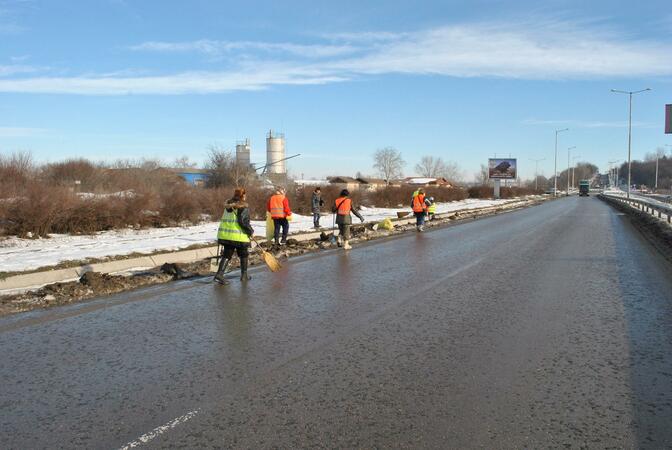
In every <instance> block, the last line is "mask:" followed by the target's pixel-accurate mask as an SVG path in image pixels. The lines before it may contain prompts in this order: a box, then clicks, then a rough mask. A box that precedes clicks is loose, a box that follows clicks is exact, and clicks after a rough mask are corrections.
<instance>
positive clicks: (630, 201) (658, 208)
mask: <svg viewBox="0 0 672 450" xmlns="http://www.w3.org/2000/svg"><path fill="white" fill-rule="evenodd" d="M600 196H602V197H604V198H606V199H609V200H615V201H617V202H620V203H623V204H626V205H629V206H631V207H633V208H636V209H639V210H640V211H642V212H646V213H649V214H651V215H652V216H654V217H655V216H658V218H659V219H661V220H664V219H663V216H666V217H667V223H672V205H671V206H667V205H662V204H660V202H659V201H656V200H647V199H644V198H641V197H638V198H636V197H630V198H627V197H621V196H620V195H610V194H604V193H603V194H600Z"/></svg>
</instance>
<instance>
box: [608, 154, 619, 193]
mask: <svg viewBox="0 0 672 450" xmlns="http://www.w3.org/2000/svg"><path fill="white" fill-rule="evenodd" d="M619 161H620V160H619V159H614V160H613V161H609V166H610V167H609V172H610V173H609V180H610V184H612V185H613V184H615V185H616V188H618V177H617V178H616V183H614V175H615V173H616V170H617V168H618V166H616V163H618V162H619ZM612 165H613V167H612Z"/></svg>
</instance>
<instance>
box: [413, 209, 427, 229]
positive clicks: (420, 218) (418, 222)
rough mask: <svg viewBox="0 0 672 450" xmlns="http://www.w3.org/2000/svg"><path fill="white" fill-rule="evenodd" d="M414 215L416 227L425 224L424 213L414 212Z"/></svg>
mask: <svg viewBox="0 0 672 450" xmlns="http://www.w3.org/2000/svg"><path fill="white" fill-rule="evenodd" d="M413 214H415V223H416V225H417V226H419V227H421V226H422V225H424V224H425V212H424V211H423V212H416V213H413Z"/></svg>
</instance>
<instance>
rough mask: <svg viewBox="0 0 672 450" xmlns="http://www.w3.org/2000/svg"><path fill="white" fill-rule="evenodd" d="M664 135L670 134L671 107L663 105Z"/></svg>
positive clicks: (671, 123) (671, 124)
mask: <svg viewBox="0 0 672 450" xmlns="http://www.w3.org/2000/svg"><path fill="white" fill-rule="evenodd" d="M665 134H672V105H665Z"/></svg>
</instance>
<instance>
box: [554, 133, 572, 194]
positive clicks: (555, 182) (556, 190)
mask: <svg viewBox="0 0 672 450" xmlns="http://www.w3.org/2000/svg"><path fill="white" fill-rule="evenodd" d="M563 131H569V128H563V129H562V130H555V164H554V166H553V197H557V196H558V133H562V132H563Z"/></svg>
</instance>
